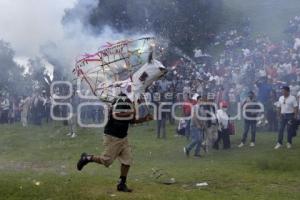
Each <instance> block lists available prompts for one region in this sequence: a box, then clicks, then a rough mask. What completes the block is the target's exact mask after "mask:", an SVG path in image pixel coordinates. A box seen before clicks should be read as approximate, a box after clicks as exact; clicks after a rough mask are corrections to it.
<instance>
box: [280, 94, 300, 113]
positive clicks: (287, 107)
mask: <svg viewBox="0 0 300 200" xmlns="http://www.w3.org/2000/svg"><path fill="white" fill-rule="evenodd" d="M278 103H279V104H278V107H280V108H281V114H291V113H294V109H295V108H297V107H298V103H297V99H296V97H295V96H292V95H290V96H288V97H287V98H285V97H284V96H281V97H280V98H279V101H278Z"/></svg>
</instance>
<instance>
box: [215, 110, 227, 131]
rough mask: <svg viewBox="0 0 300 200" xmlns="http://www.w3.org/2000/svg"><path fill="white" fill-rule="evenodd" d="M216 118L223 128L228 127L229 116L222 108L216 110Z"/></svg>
mask: <svg viewBox="0 0 300 200" xmlns="http://www.w3.org/2000/svg"><path fill="white" fill-rule="evenodd" d="M217 119H218V122H219V124H220V125H222V127H223V128H225V129H226V128H228V120H229V116H228V115H227V113H226V112H225V111H224V110H222V109H219V110H217Z"/></svg>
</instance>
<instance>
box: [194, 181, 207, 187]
mask: <svg viewBox="0 0 300 200" xmlns="http://www.w3.org/2000/svg"><path fill="white" fill-rule="evenodd" d="M196 186H197V187H205V186H208V183H207V182H202V183H196Z"/></svg>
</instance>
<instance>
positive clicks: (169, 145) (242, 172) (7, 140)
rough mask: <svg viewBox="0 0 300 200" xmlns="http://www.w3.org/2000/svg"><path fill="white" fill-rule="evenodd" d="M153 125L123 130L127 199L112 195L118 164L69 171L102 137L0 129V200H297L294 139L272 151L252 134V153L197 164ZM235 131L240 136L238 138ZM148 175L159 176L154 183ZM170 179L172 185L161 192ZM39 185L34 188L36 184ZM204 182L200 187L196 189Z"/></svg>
mask: <svg viewBox="0 0 300 200" xmlns="http://www.w3.org/2000/svg"><path fill="white" fill-rule="evenodd" d="M154 127H155V126H154V124H150V125H149V126H147V125H143V126H137V127H131V129H130V141H131V144H132V147H133V151H134V158H135V163H134V165H133V166H132V169H131V171H130V175H129V185H130V187H132V188H133V189H134V193H132V194H121V193H118V192H116V191H115V185H116V181H117V178H118V176H119V163H118V161H116V162H115V163H114V164H113V166H112V167H111V168H104V167H102V166H100V165H96V164H91V165H88V166H87V167H86V168H85V169H84V170H83V171H82V172H77V171H76V170H75V164H76V162H77V160H78V156H79V155H80V153H81V152H82V151H87V152H89V153H94V154H100V153H101V150H102V131H101V130H99V129H80V130H78V133H79V137H77V138H75V139H70V138H68V137H67V136H65V134H66V133H67V132H68V131H67V128H66V127H64V126H62V125H60V124H57V123H54V124H51V125H48V126H47V125H46V126H43V127H29V128H27V129H24V128H22V127H20V126H19V125H14V126H3V125H2V126H0V199H5V200H6V199H30V200H32V199H49V200H50V199H52V200H53V199H76V200H77V199H84V200H87V199H101V200H102V199H153V200H159V199H161V200H165V199H170V200H171V199H172V200H173V199H178V200H191V199H213V200H215V199H218V200H219V199H220V200H222V199H228V200H234V199H243V200H244V199H249V200H250V199H251V200H253V199H263V200H265V199H272V200H273V199H280V200H282V199H289V200H290V199H295V200H298V199H300V179H299V177H300V159H299V153H300V140H299V138H296V140H295V145H294V148H293V149H291V150H287V149H285V148H283V149H280V150H278V151H274V150H273V149H272V147H273V145H274V142H275V139H276V134H274V133H259V134H258V138H257V141H258V142H257V147H256V148H254V149H251V148H250V147H245V148H244V149H237V148H236V144H238V142H239V138H240V135H239V134H238V135H237V136H234V137H233V138H232V143H233V148H232V149H231V150H229V151H223V150H220V151H218V152H217V151H211V152H209V153H208V154H206V155H205V156H204V157H203V158H201V159H196V158H192V157H191V158H186V157H185V156H184V155H183V153H182V147H183V146H184V145H185V144H186V140H185V139H184V138H180V137H174V132H175V130H174V129H175V127H172V126H170V127H168V139H167V140H166V141H163V140H157V139H156V138H155V133H154V132H155V129H154ZM239 132H240V131H239ZM153 169H154V170H159V169H161V170H162V174H163V175H162V177H161V178H159V179H156V178H155V177H154V175H153ZM169 178H175V179H176V184H173V185H164V184H162V183H161V181H164V179H169ZM37 182H40V185H39V186H37V185H36V183H37ZM199 182H207V183H208V186H207V187H203V188H199V187H196V186H195V184H196V183H199Z"/></svg>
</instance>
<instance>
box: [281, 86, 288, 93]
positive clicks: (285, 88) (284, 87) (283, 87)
mask: <svg viewBox="0 0 300 200" xmlns="http://www.w3.org/2000/svg"><path fill="white" fill-rule="evenodd" d="M281 89H283V90H285V91H287V92H290V87H289V86H282V88H281Z"/></svg>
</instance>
